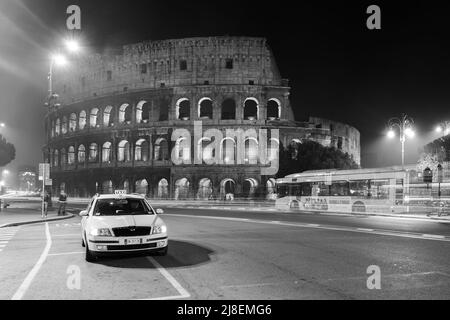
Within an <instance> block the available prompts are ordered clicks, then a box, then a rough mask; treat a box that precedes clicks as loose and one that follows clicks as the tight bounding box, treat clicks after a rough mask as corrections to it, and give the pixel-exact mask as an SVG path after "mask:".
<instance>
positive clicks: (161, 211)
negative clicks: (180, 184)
mask: <svg viewBox="0 0 450 320" xmlns="http://www.w3.org/2000/svg"><path fill="white" fill-rule="evenodd" d="M163 213H164V210H163V209H161V208H158V209H156V214H163Z"/></svg>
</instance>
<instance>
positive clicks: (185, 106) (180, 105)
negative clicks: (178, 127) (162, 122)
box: [175, 98, 191, 120]
mask: <svg viewBox="0 0 450 320" xmlns="http://www.w3.org/2000/svg"><path fill="white" fill-rule="evenodd" d="M175 108H176V109H175V116H176V119H177V120H189V119H190V117H191V103H190V101H189V99H187V98H181V99H178V101H177V103H176V106H175Z"/></svg>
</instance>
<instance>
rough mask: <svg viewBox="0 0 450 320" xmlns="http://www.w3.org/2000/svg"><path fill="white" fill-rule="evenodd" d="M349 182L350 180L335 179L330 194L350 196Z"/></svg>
mask: <svg viewBox="0 0 450 320" xmlns="http://www.w3.org/2000/svg"><path fill="white" fill-rule="evenodd" d="M349 195H350V189H349V182H348V181H333V183H332V184H331V192H330V196H349Z"/></svg>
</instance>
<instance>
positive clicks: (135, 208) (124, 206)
mask: <svg viewBox="0 0 450 320" xmlns="http://www.w3.org/2000/svg"><path fill="white" fill-rule="evenodd" d="M145 214H154V213H153V211H152V210H151V209H150V208H149V207H148V206H147V204H145V203H144V200H141V199H131V198H120V199H99V200H98V201H97V203H96V205H95V208H94V216H123V215H145Z"/></svg>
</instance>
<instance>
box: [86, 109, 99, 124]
mask: <svg viewBox="0 0 450 320" xmlns="http://www.w3.org/2000/svg"><path fill="white" fill-rule="evenodd" d="M99 113H100V112H99V109H98V108H94V109H92V110H91V113H90V114H89V127H91V128H97V127H100V123H101V121H100V117H99Z"/></svg>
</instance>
